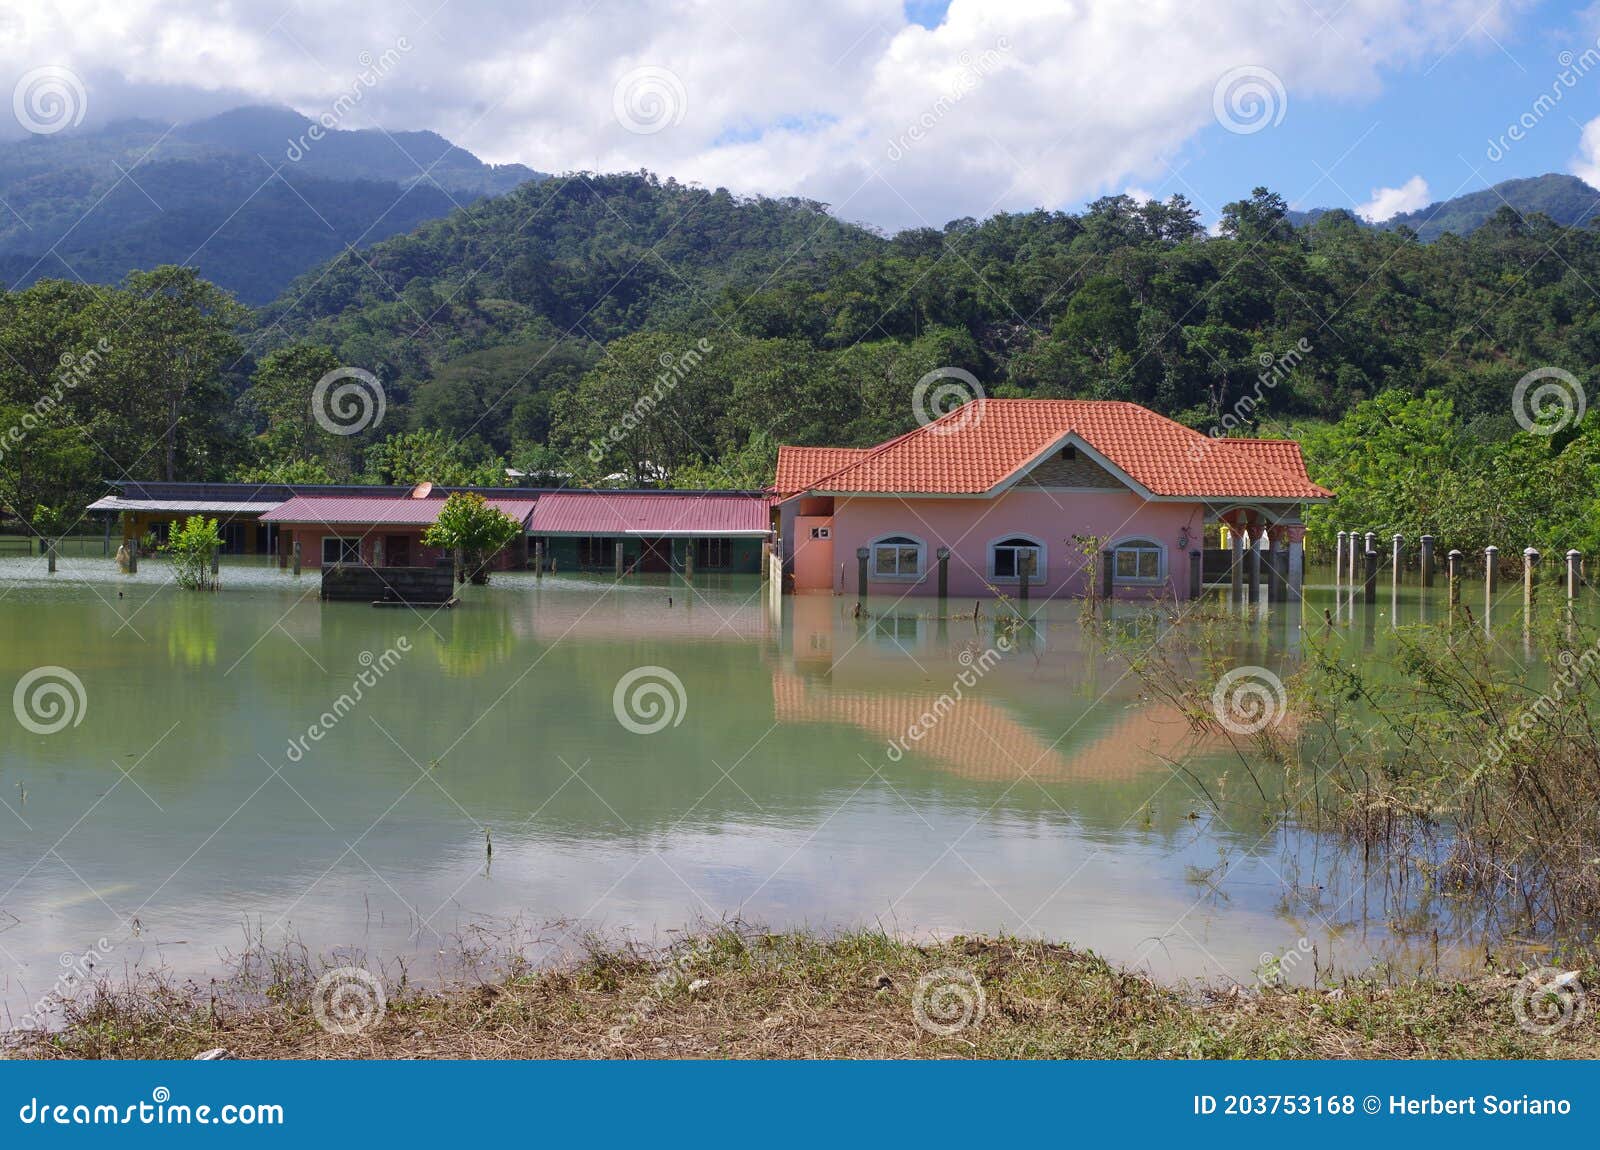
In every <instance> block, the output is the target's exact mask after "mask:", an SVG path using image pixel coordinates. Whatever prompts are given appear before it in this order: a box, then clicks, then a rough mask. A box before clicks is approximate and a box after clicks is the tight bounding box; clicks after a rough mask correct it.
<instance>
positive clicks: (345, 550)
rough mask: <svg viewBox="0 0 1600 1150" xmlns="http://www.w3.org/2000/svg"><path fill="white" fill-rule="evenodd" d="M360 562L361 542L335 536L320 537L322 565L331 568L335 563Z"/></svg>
mask: <svg viewBox="0 0 1600 1150" xmlns="http://www.w3.org/2000/svg"><path fill="white" fill-rule="evenodd" d="M359 562H361V540H359V539H341V538H340V537H339V536H337V535H324V536H323V537H322V563H323V566H331V565H332V564H335V563H359Z"/></svg>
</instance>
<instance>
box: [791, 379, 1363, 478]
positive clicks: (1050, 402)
mask: <svg viewBox="0 0 1600 1150" xmlns="http://www.w3.org/2000/svg"><path fill="white" fill-rule="evenodd" d="M980 402H981V403H982V407H981V409H977V410H973V409H972V405H970V404H969V405H967V406H966V407H960V408H957V409H955V410H954V411H951V412H950V413H948V414H947V415H945V416H943V417H942V418H940V419H938V420H936V421H934V422H933V423H930V424H928V425H927V426H925V427H919V428H917V429H916V430H915V431H911V432H907V433H906V434H905V435H902V436H900V437H899V438H897V439H891V440H889V441H888V442H887V443H882V444H879V445H878V446H877V447H873V448H868V449H866V450H864V451H860V452H856V453H854V454H855V457H854V458H846V459H844V460H843V461H842V462H841V463H840V464H839V465H838V467H837V468H836V469H835V470H834V471H832V472H829V473H825V474H816V473H814V472H810V471H809V468H810V467H811V466H812V465H816V466H820V464H821V463H822V460H821V458H820V457H819V456H812V455H806V456H801V457H792V462H791V465H790V468H789V472H788V474H787V475H786V474H785V472H784V468H783V459H784V453H785V452H792V451H794V450H795V449H793V448H780V450H779V482H778V483H777V488H778V492H779V494H780V495H790V494H795V493H797V492H800V491H806V490H820V491H838V492H895V493H901V494H918V495H977V494H984V493H987V492H991V491H993V490H994V489H995V488H996V487H998V486H999V485H1000V484H1002V483H1004V482H1005V481H1006V480H1007V479H1011V478H1013V477H1015V476H1017V475H1018V473H1019V472H1020V471H1021V470H1022V469H1023V468H1024V467H1026V466H1027V465H1028V464H1030V463H1032V462H1034V461H1035V460H1036V458H1037V457H1038V456H1039V455H1041V454H1042V453H1043V452H1044V451H1046V450H1047V449H1048V448H1050V447H1051V446H1053V445H1054V444H1056V443H1057V442H1059V441H1060V440H1061V439H1062V438H1064V437H1065V436H1066V435H1068V434H1069V433H1071V434H1073V435H1075V436H1076V437H1077V438H1078V439H1079V440H1081V441H1082V442H1083V443H1085V444H1087V445H1088V446H1089V447H1090V448H1091V449H1093V450H1094V451H1095V452H1097V453H1099V454H1100V455H1101V456H1102V457H1104V458H1105V459H1106V460H1108V461H1109V462H1110V463H1111V464H1112V465H1113V466H1115V467H1117V468H1120V469H1121V470H1122V471H1123V472H1125V473H1126V474H1127V475H1128V476H1129V477H1131V478H1132V479H1133V480H1134V482H1135V483H1137V484H1139V485H1140V486H1142V487H1144V488H1145V489H1146V490H1147V491H1149V492H1150V493H1151V494H1152V495H1163V496H1180V497H1181V496H1193V497H1196V498H1227V499H1328V498H1331V497H1332V494H1333V493H1332V492H1330V491H1328V490H1327V489H1326V488H1323V487H1319V486H1317V485H1316V484H1315V483H1312V482H1311V480H1310V478H1309V477H1308V476H1307V475H1306V471H1305V464H1304V462H1303V461H1301V460H1300V459H1299V455H1300V448H1299V445H1298V444H1296V443H1294V442H1293V441H1290V440H1267V441H1262V440H1243V439H1212V438H1210V437H1208V436H1206V435H1203V434H1201V433H1200V432H1198V431H1194V430H1192V429H1190V428H1187V427H1184V426H1183V425H1182V424H1179V423H1174V422H1173V421H1172V420H1170V419H1167V418H1166V417H1164V416H1161V415H1157V414H1156V413H1155V412H1153V411H1151V410H1149V409H1148V408H1144V407H1140V406H1139V405H1138V404H1136V403H1124V402H1122V401H1119V400H1090V399H985V400H982V401H980ZM1240 444H1257V445H1261V444H1270V445H1271V446H1251V447H1243V448H1241V447H1240V446H1239V445H1240ZM801 450H803V451H806V452H816V451H818V450H822V449H817V448H806V449H801ZM785 479H788V480H789V484H788V485H786V484H785V482H784V480H785Z"/></svg>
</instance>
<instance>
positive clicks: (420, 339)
mask: <svg viewBox="0 0 1600 1150" xmlns="http://www.w3.org/2000/svg"><path fill="white" fill-rule="evenodd" d="M162 274H163V275H165V276H166V277H167V278H166V279H164V280H161V281H160V283H161V284H162V285H164V290H163V291H162V292H158V293H155V294H154V295H152V293H151V291H150V284H149V282H148V281H145V280H141V281H136V282H131V283H130V284H128V285H127V286H126V288H125V289H123V290H112V289H103V288H88V287H84V286H82V285H72V286H68V285H59V284H57V285H49V284H43V285H39V286H36V287H34V288H31V289H29V290H27V291H24V292H20V293H12V294H10V295H8V296H6V297H3V300H0V304H3V308H4V311H3V312H0V345H3V348H0V350H4V351H6V352H8V353H9V354H8V355H6V356H0V408H6V409H7V410H8V411H9V412H10V414H11V417H13V418H14V417H15V416H16V413H18V412H20V411H23V410H25V409H26V406H27V405H28V404H31V403H32V402H33V401H34V399H35V398H36V397H37V395H38V394H39V389H40V381H41V380H43V379H48V378H49V376H50V369H49V365H50V364H52V363H55V362H57V361H58V360H59V359H60V356H61V355H63V354H68V355H76V356H82V355H83V353H84V351H85V349H87V348H89V347H91V346H92V345H93V341H94V340H95V339H96V338H98V337H99V333H101V332H102V331H103V330H104V328H105V325H106V324H107V323H108V322H114V323H115V324H116V325H117V326H116V328H115V332H114V336H117V335H120V334H121V333H123V332H126V333H130V334H129V336H128V338H127V339H125V340H124V339H119V338H113V341H112V342H113V345H114V351H111V352H107V353H105V354H104V357H103V358H104V361H105V364H104V366H101V367H97V372H96V376H95V382H94V383H93V384H92V385H89V384H85V385H84V386H82V387H74V388H71V389H68V391H67V393H66V395H65V398H64V400H63V403H62V405H61V409H60V411H58V412H56V413H55V414H53V415H52V418H51V421H50V422H49V423H48V427H49V429H50V431H49V434H45V433H44V432H42V431H41V432H39V433H36V434H35V435H34V436H32V437H30V438H29V439H28V441H27V446H26V449H23V448H17V449H14V450H12V451H11V452H9V453H8V454H7V455H6V457H5V458H4V460H0V474H4V472H5V470H6V469H8V468H15V467H19V466H22V463H26V464H27V475H28V476H29V477H31V478H30V479H29V480H28V481H27V482H26V483H22V482H20V481H18V480H16V479H15V478H14V477H13V480H12V488H13V490H11V491H10V492H9V493H8V494H7V496H6V501H7V503H8V504H9V505H10V506H11V507H13V508H22V509H24V510H26V509H27V508H30V507H34V506H36V505H38V506H45V507H61V508H70V507H71V506H73V505H74V503H75V502H76V501H77V500H79V499H81V498H82V496H83V495H84V494H86V493H88V492H90V491H91V490H93V489H94V487H95V485H96V482H97V480H98V478H99V477H103V476H118V475H120V474H122V473H124V472H126V473H127V474H129V475H135V476H156V475H162V474H165V473H166V472H167V469H168V468H169V467H170V468H171V471H172V473H173V474H175V475H177V476H178V477H180V478H230V477H231V478H265V477H282V478H294V477H298V478H303V479H308V480H309V479H323V478H337V479H357V480H359V479H369V480H375V481H376V480H384V481H408V480H411V479H422V478H427V479H433V480H436V481H442V482H458V483H459V482H466V481H469V480H473V481H478V482H489V481H496V480H499V479H501V478H503V476H504V469H505V467H506V466H507V465H513V466H515V467H517V468H518V469H520V470H522V471H525V472H527V473H528V478H527V482H530V483H534V482H546V483H549V482H560V483H568V482H574V483H584V482H621V483H628V484H635V483H644V482H664V483H670V484H677V485H680V486H690V485H718V486H729V485H744V484H758V483H763V482H766V481H767V480H768V479H770V475H771V465H772V458H773V452H774V450H775V445H776V443H777V442H780V441H782V442H792V443H836V444H867V443H873V442H876V441H878V440H880V439H882V438H884V437H887V436H889V435H893V434H896V433H898V432H901V431H904V430H907V429H908V428H910V427H912V426H914V425H915V421H916V418H917V414H916V411H915V409H914V406H913V402H912V394H913V390H914V388H915V385H916V383H917V381H918V380H919V379H920V378H921V377H922V376H923V375H924V374H926V373H927V372H929V371H931V370H932V369H934V368H938V367H959V368H962V369H965V370H967V371H970V372H971V373H972V374H973V375H974V376H976V377H977V379H978V380H980V381H981V382H982V385H983V387H984V388H985V390H986V391H987V392H988V394H990V395H995V396H1028V395H1033V396H1061V397H1067V396H1083V397H1095V398H1115V399H1127V400H1132V401H1135V402H1139V403H1143V404H1146V405H1148V406H1150V407H1152V408H1154V409H1156V410H1157V411H1160V412H1163V413H1165V414H1167V415H1170V416H1172V417H1173V418H1176V419H1179V420H1182V421H1184V422H1186V423H1188V424H1190V425H1192V426H1195V427H1198V428H1202V429H1219V430H1221V429H1226V430H1229V431H1231V432H1232V433H1235V434H1265V435H1285V434H1291V435H1296V436H1299V437H1301V438H1303V439H1304V441H1305V442H1306V444H1307V449H1308V453H1309V454H1310V457H1311V460H1312V465H1313V469H1314V471H1315V472H1316V474H1318V475H1319V476H1320V477H1322V478H1324V479H1325V480H1327V481H1329V482H1330V483H1333V484H1334V485H1335V486H1336V487H1337V488H1338V489H1339V492H1340V497H1341V502H1340V509H1339V512H1338V514H1340V515H1341V516H1344V517H1346V518H1357V519H1360V520H1361V521H1363V522H1364V523H1366V524H1368V525H1370V527H1371V528H1372V529H1375V530H1376V529H1379V528H1383V529H1391V528H1392V529H1395V530H1408V529H1409V530H1416V529H1417V528H1416V527H1415V526H1414V524H1416V523H1421V524H1422V525H1423V526H1432V527H1434V528H1435V529H1438V530H1443V527H1442V526H1441V525H1442V524H1444V523H1446V522H1448V523H1450V524H1452V525H1454V527H1453V529H1454V530H1456V531H1458V532H1459V533H1460V537H1461V538H1462V539H1463V541H1465V540H1466V538H1467V536H1468V534H1469V533H1477V534H1483V533H1485V532H1490V533H1494V532H1505V533H1509V534H1516V535H1518V536H1519V538H1521V539H1522V540H1523V542H1524V543H1525V542H1526V541H1528V540H1529V539H1532V540H1534V541H1536V542H1541V541H1544V540H1546V539H1549V540H1556V539H1558V538H1559V539H1560V540H1561V541H1562V543H1563V545H1574V544H1576V545H1580V546H1581V545H1583V544H1582V541H1581V540H1582V538H1588V537H1589V536H1594V537H1595V538H1596V542H1600V515H1597V514H1596V506H1597V504H1596V500H1595V498H1594V492H1595V490H1596V482H1595V476H1596V471H1595V466H1594V464H1593V463H1592V462H1591V460H1600V450H1597V446H1600V434H1596V433H1594V432H1593V431H1592V430H1591V428H1592V426H1593V421H1592V420H1585V421H1583V422H1576V421H1574V419H1572V418H1570V417H1569V418H1568V419H1567V420H1565V421H1564V422H1562V423H1561V426H1560V427H1559V428H1556V427H1554V426H1553V425H1552V424H1551V423H1550V422H1549V419H1547V420H1546V422H1545V423H1544V424H1536V423H1535V421H1534V420H1531V419H1528V418H1524V419H1522V420H1521V421H1519V419H1518V414H1519V411H1518V409H1517V408H1516V407H1514V405H1513V393H1514V391H1515V389H1516V387H1517V384H1518V381H1519V380H1520V379H1521V378H1522V377H1523V376H1524V375H1525V374H1526V373H1528V372H1529V371H1531V370H1533V369H1535V368H1559V369H1562V370H1563V371H1566V372H1570V373H1571V376H1572V377H1573V379H1575V380H1576V381H1577V388H1578V390H1580V391H1582V392H1586V391H1587V389H1588V388H1589V386H1590V385H1591V383H1592V378H1591V376H1592V369H1591V366H1590V365H1592V364H1593V363H1594V362H1595V361H1596V359H1597V356H1600V298H1597V295H1596V290H1595V287H1594V286H1593V285H1596V284H1600V230H1596V229H1594V228H1590V227H1579V228H1568V227H1563V226H1561V225H1558V224H1556V223H1555V222H1553V221H1551V220H1549V219H1547V218H1544V217H1541V216H1538V215H1533V216H1524V215H1520V214H1519V213H1517V212H1515V211H1512V210H1510V209H1508V208H1505V207H1503V206H1502V208H1501V210H1499V211H1498V212H1496V213H1495V214H1493V215H1492V216H1490V217H1489V218H1488V219H1487V220H1486V221H1485V222H1484V223H1483V224H1482V226H1480V227H1478V228H1477V229H1475V230H1474V231H1472V232H1471V234H1470V235H1468V236H1466V237H1460V236H1455V235H1445V236H1442V237H1441V238H1440V239H1438V240H1437V241H1436V242H1434V243H1431V244H1423V243H1421V242H1419V241H1418V239H1417V238H1416V236H1415V235H1414V234H1413V233H1411V232H1409V231H1406V230H1396V231H1384V230H1375V229H1372V228H1370V227H1367V226H1364V225H1362V224H1361V223H1360V222H1359V221H1357V220H1356V219H1355V218H1354V217H1352V216H1350V215H1348V214H1346V213H1343V212H1330V213H1326V214H1324V215H1322V216H1321V217H1319V218H1318V219H1317V220H1316V221H1315V222H1314V223H1312V224H1310V225H1308V226H1306V227H1301V228H1296V227H1294V226H1292V225H1291V224H1290V222H1289V219H1288V213H1287V208H1286V205H1285V203H1284V202H1283V200H1282V199H1281V198H1280V197H1278V196H1276V195H1275V194H1273V193H1271V192H1269V191H1267V190H1265V189H1257V190H1256V191H1255V192H1254V193H1252V194H1251V195H1250V196H1249V197H1247V198H1245V199H1242V200H1239V201H1237V202H1235V203H1233V204H1230V205H1228V206H1227V207H1226V209H1225V210H1224V213H1223V218H1222V221H1221V226H1220V235H1215V236H1211V235H1207V234H1205V232H1204V231H1203V230H1202V228H1201V226H1200V223H1199V219H1198V215H1197V213H1196V212H1195V211H1194V210H1193V209H1192V208H1191V207H1190V206H1189V205H1188V204H1187V203H1186V202H1185V201H1184V200H1183V199H1182V198H1181V197H1174V198H1173V199H1171V200H1169V201H1167V202H1165V203H1154V202H1152V203H1145V204H1138V203H1135V202H1134V201H1133V200H1131V199H1129V198H1127V197H1120V196H1119V197H1109V198H1106V199H1102V200H1099V201H1097V202H1095V203H1093V204H1091V205H1090V206H1089V208H1088V209H1087V210H1085V211H1084V212H1082V213H1077V214H1069V213H1061V212H1045V211H1038V212H1031V213H1023V214H1011V215H1002V216H997V217H994V218H992V219H989V220H985V221H982V222H981V223H980V222H977V221H974V220H958V221H955V222H952V223H951V224H949V225H947V226H946V227H945V228H943V229H940V230H933V229H923V230H915V231H909V232H903V233H900V234H899V235H896V236H894V237H893V238H884V237H882V236H879V235H876V234H873V233H871V232H868V231H866V230H864V229H861V228H858V227H854V226H851V225H848V224H844V223H841V222H839V221H837V220H835V219H834V218H832V217H831V216H830V215H829V214H828V213H827V212H826V210H825V209H824V207H823V206H822V205H818V204H813V203H808V202H804V201H796V200H768V199H741V198H739V197H736V196H733V195H731V194H730V193H728V192H726V191H723V190H720V189H718V190H707V189H703V188H698V187H693V186H684V185H681V184H677V183H675V182H673V181H670V180H668V181H661V180H658V179H656V178H654V177H651V176H648V175H644V174H641V175H634V176H624V175H614V176H604V177H599V176H586V175H578V176H568V177H558V178H554V179H551V180H548V181H544V182H541V183H537V184H529V185H524V186H522V187H520V188H518V189H517V190H516V191H515V192H513V193H512V194H510V195H506V196H502V197H498V198H494V199H489V200H484V201H481V202H479V203H476V204H473V205H470V206H468V207H467V208H465V209H464V210H461V211H456V212H452V213H451V214H450V215H448V216H446V217H444V218H443V219H440V220H436V221H432V222H428V223H424V224H423V225H421V226H420V227H419V228H417V229H416V230H415V231H413V232H412V233H410V234H407V235H404V236H397V237H394V238H392V239H389V240H386V241H384V242H383V243H380V244H377V245H375V246H374V247H373V248H372V249H370V250H369V251H366V252H363V253H361V255H360V258H355V257H353V256H350V255H345V256H342V257H339V258H337V259H335V260H334V261H332V262H331V263H330V264H328V265H326V266H323V267H319V268H317V269H315V270H313V271H311V272H308V273H306V274H305V275H304V276H302V277H300V278H299V279H298V280H296V281H295V282H294V283H293V284H291V285H290V287H289V288H288V290H287V291H285V293H284V294H283V295H282V296H281V297H280V298H279V299H278V300H276V301H274V302H273V303H272V304H270V305H268V306H266V307H264V308H262V309H261V310H259V311H258V312H256V313H254V314H253V315H251V316H246V314H245V313H244V312H242V311H237V312H236V311H234V310H233V309H232V308H231V307H230V306H229V305H228V304H227V302H226V300H225V298H224V297H222V296H221V295H220V293H218V294H216V295H209V294H206V285H204V284H203V283H200V282H198V281H193V280H192V278H190V279H185V278H184V275H183V274H182V273H176V272H174V271H171V270H168V271H167V272H164V273H162ZM179 285H182V290H178V286H179ZM155 304H161V305H162V306H163V307H164V308H166V309H167V310H166V312H165V313H164V318H162V319H161V321H160V323H157V322H156V320H154V319H151V318H149V311H150V308H151V307H152V306H154V305H155ZM186 309H196V310H198V312H199V313H201V315H203V317H204V322H203V323H202V322H199V321H198V320H195V319H194V317H193V316H190V315H189V311H187V310H186ZM184 316H189V320H186V321H185V322H188V323H189V324H190V326H189V328H188V329H186V330H188V331H190V336H187V337H185V338H193V339H196V340H199V341H201V342H202V344H203V346H204V348H205V349H206V351H205V354H204V355H200V356H192V355H188V354H187V353H182V349H181V348H179V349H176V350H174V348H173V347H172V341H171V340H166V341H162V340H160V339H157V338H156V337H155V336H151V337H150V338H149V339H148V340H146V339H145V338H144V337H143V336H140V335H139V333H140V332H143V331H145V330H146V329H147V328H150V329H151V330H165V329H166V328H167V327H170V325H171V324H173V323H175V322H177V320H178V319H179V318H181V317H184ZM109 317H115V319H114V320H113V319H111V318H109ZM152 325H154V326H153V327H152ZM180 326H181V325H180ZM180 353H181V354H180ZM174 362H176V363H181V364H183V365H184V366H185V369H186V371H188V373H189V376H188V378H189V382H188V384H187V385H186V386H182V387H179V386H176V385H175V384H174V382H173V381H171V380H170V379H168V378H167V377H166V376H165V375H163V374H162V373H163V372H165V371H168V369H169V368H170V365H171V364H172V363H174ZM191 364H196V365H200V366H204V367H207V368H208V369H209V370H207V371H203V372H196V371H195V370H194V369H193V368H192V367H191V366H190V365H191ZM19 365H26V366H19ZM341 367H345V368H359V369H361V370H362V371H365V372H370V373H372V374H373V376H374V377H375V378H376V379H377V380H378V381H380V384H381V387H382V389H383V393H384V403H385V407H384V417H383V419H382V421H381V423H375V424H373V425H371V426H365V425H364V426H363V428H362V429H361V430H360V432H359V434H354V435H330V434H328V433H326V431H325V430H324V429H323V428H321V427H319V426H318V425H317V423H316V422H315V421H314V420H312V419H310V418H308V413H309V412H310V411H311V401H312V395H313V392H314V388H315V385H316V383H317V381H318V380H319V379H321V378H323V377H324V376H325V375H326V374H327V373H328V372H330V371H333V370H335V369H337V368H341ZM1546 382H1548V381H1546ZM1569 390H1570V389H1569ZM1535 394H1539V393H1535ZM645 396H649V397H650V402H649V404H647V405H646V406H645V407H644V408H641V406H640V400H641V398H642V397H645ZM1524 398H1525V400H1526V398H1527V397H1524ZM1569 399H1570V400H1571V402H1569V404H1568V407H1569V408H1571V409H1572V416H1576V415H1577V414H1578V412H1577V410H1576V408H1577V405H1578V403H1579V402H1580V401H1582V400H1583V397H1582V396H1579V395H1577V394H1569ZM1534 406H1535V407H1537V406H1538V405H1537V404H1536V405H1534ZM1546 406H1547V407H1548V404H1547V405H1546ZM1529 410H1530V407H1529V404H1528V403H1527V402H1524V403H1523V404H1522V409H1521V414H1522V415H1523V416H1524V417H1526V416H1527V415H1528V412H1529ZM5 414H6V411H0V415H5ZM1538 414H1539V413H1538V412H1537V411H1535V412H1534V415H1535V416H1537V415H1538ZM1559 414H1560V412H1559V411H1556V412H1552V411H1550V410H1546V411H1545V415H1546V416H1547V417H1548V416H1554V415H1559ZM169 424H170V425H171V427H172V428H173V430H172V431H170V432H168V431H166V430H165V428H166V427H167V426H168V425H169ZM1530 425H1531V426H1533V430H1532V431H1530V430H1528V429H1527V428H1528V427H1529V426H1530ZM78 428H84V429H94V428H110V429H113V431H114V434H115V440H114V442H113V443H112V444H111V445H110V446H106V445H105V444H104V443H102V442H100V440H99V438H98V437H97V435H98V433H97V434H96V435H93V436H88V437H86V436H84V435H80V434H79V433H78V431H77V430H76V429H78ZM619 429H620V431H619ZM1551 431H1554V432H1555V433H1553V434H1547V432H1551ZM107 434H112V433H111V432H108V433H107ZM85 438H90V439H92V440H93V442H92V444H91V445H90V446H88V447H83V446H82V441H83V440H84V439H85ZM152 438H154V439H155V440H156V443H157V449H151V445H150V444H147V443H145V442H144V440H146V439H152ZM55 451H59V452H61V453H63V454H62V458H61V460H59V461H58V462H57V463H56V464H52V463H51V458H52V456H51V453H52V452H55ZM30 452H36V453H38V454H37V456H30V455H29V454H28V453H30ZM19 461H21V462H19ZM24 492H25V493H24ZM79 505H81V504H79Z"/></svg>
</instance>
